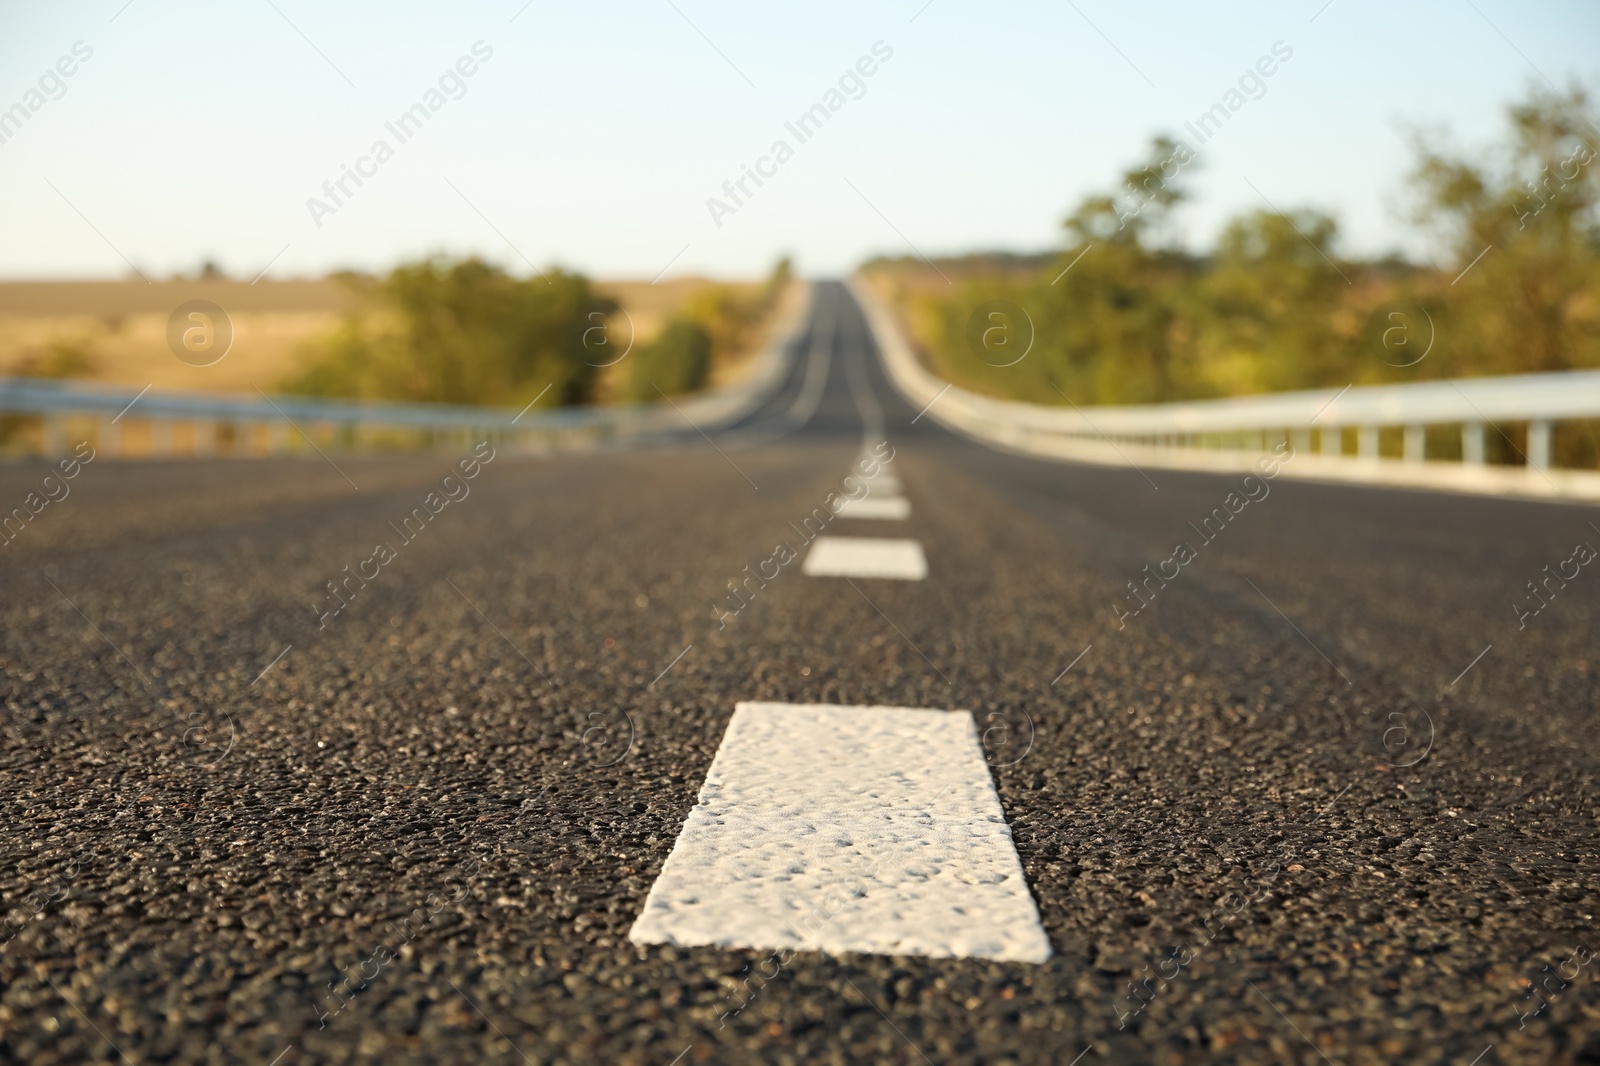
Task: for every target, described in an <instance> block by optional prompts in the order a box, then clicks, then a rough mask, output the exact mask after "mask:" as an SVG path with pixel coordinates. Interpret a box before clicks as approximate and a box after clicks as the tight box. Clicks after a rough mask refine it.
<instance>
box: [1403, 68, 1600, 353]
mask: <svg viewBox="0 0 1600 1066" xmlns="http://www.w3.org/2000/svg"><path fill="white" fill-rule="evenodd" d="M1595 117H1596V116H1595V109H1594V106H1593V105H1592V103H1591V101H1590V99H1589V96H1588V94H1587V93H1586V92H1585V91H1583V90H1582V89H1580V88H1571V89H1569V90H1567V91H1566V92H1555V91H1548V90H1544V89H1540V88H1537V87H1535V88H1534V89H1533V90H1532V91H1531V92H1530V93H1529V96H1528V99H1527V100H1526V101H1524V102H1522V103H1518V104H1515V105H1513V106H1512V107H1510V108H1509V109H1508V119H1509V126H1510V131H1509V132H1510V136H1509V137H1508V138H1507V139H1506V142H1505V143H1504V144H1503V145H1501V146H1498V147H1497V148H1496V149H1494V150H1492V151H1489V152H1481V151H1480V152H1477V153H1473V154H1472V155H1471V156H1470V157H1469V156H1468V155H1464V154H1461V153H1459V152H1456V151H1454V150H1451V149H1448V148H1445V147H1443V146H1441V145H1440V144H1438V143H1437V141H1436V140H1433V139H1429V138H1427V137H1418V138H1417V141H1416V150H1417V155H1418V160H1417V165H1416V168H1415V170H1414V171H1413V173H1412V183H1413V188H1414V191H1415V193H1416V195H1417V201H1416V218H1417V220H1418V221H1419V222H1421V223H1422V224H1423V225H1424V226H1426V227H1428V228H1429V229H1430V230H1432V231H1433V232H1434V233H1435V234H1436V235H1437V236H1438V237H1439V238H1440V239H1442V241H1443V242H1444V244H1445V246H1446V247H1447V248H1448V249H1449V251H1450V255H1451V258H1452V260H1453V262H1452V263H1451V265H1450V266H1449V268H1448V269H1447V270H1446V271H1444V273H1446V274H1450V275H1452V276H1454V277H1456V278H1457V279H1458V280H1455V281H1452V282H1451V283H1450V285H1449V286H1448V296H1449V300H1450V330H1449V342H1450V347H1451V349H1452V351H1453V352H1454V353H1456V355H1455V358H1456V360H1457V362H1456V365H1455V366H1453V367H1452V368H1451V372H1453V373H1456V374H1465V373H1498V374H1506V373H1519V372H1530V371H1543V370H1564V369H1568V368H1572V367H1579V366H1595V365H1597V364H1600V308H1596V306H1595V293H1596V291H1597V288H1600V212H1597V204H1600V176H1597V175H1600V160H1597V158H1596V155H1597V152H1600V127H1597V126H1596V123H1595Z"/></svg>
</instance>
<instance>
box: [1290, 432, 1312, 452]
mask: <svg viewBox="0 0 1600 1066" xmlns="http://www.w3.org/2000/svg"><path fill="white" fill-rule="evenodd" d="M1289 447H1291V448H1293V449H1294V453H1295V454H1296V455H1310V454H1311V430H1309V429H1292V430H1290V431H1289Z"/></svg>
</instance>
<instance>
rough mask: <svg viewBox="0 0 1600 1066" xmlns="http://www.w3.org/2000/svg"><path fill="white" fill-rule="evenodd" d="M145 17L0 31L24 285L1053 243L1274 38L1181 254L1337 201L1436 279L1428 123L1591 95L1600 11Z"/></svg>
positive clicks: (292, 9)
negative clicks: (846, 84) (1405, 184)
mask: <svg viewBox="0 0 1600 1066" xmlns="http://www.w3.org/2000/svg"><path fill="white" fill-rule="evenodd" d="M274 4H275V5H276V7H274ZM123 5H124V0H95V2H92V3H90V2H84V3H73V2H64V3H50V4H31V3H21V2H12V3H7V4H5V5H4V8H3V13H0V71H3V72H4V74H3V76H0V109H7V108H12V107H13V105H18V104H21V105H22V106H23V107H24V108H25V109H26V108H27V105H28V104H29V102H30V99H31V102H33V103H35V104H39V103H41V102H42V106H39V107H38V109H37V110H36V111H31V112H30V113H29V114H28V115H27V117H26V120H25V121H23V122H22V123H21V128H20V129H18V130H16V131H14V132H11V131H9V130H8V128H7V127H5V126H4V125H0V133H8V134H9V135H8V138H7V139H6V140H5V142H4V143H0V204H3V205H4V206H3V207H0V211H3V219H0V225H3V231H4V237H3V239H0V276H4V277H12V278H17V277H106V276H116V275H120V274H123V273H126V272H127V269H128V268H127V266H126V264H125V263H124V261H123V258H122V257H123V256H126V257H127V259H128V260H131V261H132V262H133V263H135V264H137V265H138V266H139V267H141V268H142V269H143V270H144V271H145V272H146V273H147V274H149V275H150V276H152V277H156V276H162V275H166V274H169V273H171V272H173V271H179V270H193V269H194V268H195V266H196V265H197V264H198V263H199V262H200V261H201V259H202V258H204V257H208V256H209V257H214V258H216V259H218V260H219V261H220V262H221V263H222V264H223V265H224V267H225V268H227V269H228V270H229V271H230V272H232V273H234V274H242V275H244V276H245V277H251V276H254V275H255V273H256V272H257V271H258V270H260V269H261V268H262V267H263V266H265V265H266V264H267V263H268V262H269V261H270V260H272V259H273V257H274V256H278V258H277V259H276V261H275V262H274V263H273V265H272V267H271V276H275V277H291V276H305V275H313V274H320V273H322V272H323V271H326V270H328V269H333V268H338V267H358V268H368V269H379V268H383V267H387V266H389V265H391V264H393V263H394V262H396V261H397V260H399V259H402V258H405V257H411V256H417V255H421V254H426V253H429V252H440V251H442V252H450V253H467V252H478V253H480V254H484V255H487V256H489V257H491V258H493V259H496V260H498V261H501V262H504V263H505V264H507V265H508V266H510V267H513V268H514V269H517V270H518V271H526V270H527V269H528V267H527V265H526V263H525V262H524V261H523V257H524V256H525V257H526V258H527V261H529V262H532V263H535V264H538V265H540V266H545V265H548V264H551V263H559V264H561V265H563V266H567V267H571V268H575V269H579V270H583V271H586V272H588V273H591V274H593V275H595V276H600V277H644V278H649V277H651V276H653V275H655V274H656V273H657V272H658V271H659V270H661V269H662V268H663V267H664V266H666V265H667V264H668V263H669V262H671V263H672V266H671V268H670V273H672V274H677V273H705V274H713V275H720V276H736V275H741V274H752V273H755V272H758V271H760V270H763V269H765V268H766V267H767V266H768V265H769V264H770V263H771V261H772V260H773V259H774V258H775V257H776V256H777V255H778V254H780V253H782V252H790V253H793V254H794V255H795V256H796V258H797V261H798V263H799V265H800V267H801V269H802V270H804V271H806V272H808V273H813V274H817V273H825V272H838V271H842V270H845V269H847V268H848V267H849V266H851V265H852V264H854V263H856V262H859V261H860V260H861V259H862V258H864V257H866V256H868V255H870V254H873V253H876V252H888V253H898V252H902V251H909V249H908V248H907V241H909V242H911V243H912V244H914V245H915V246H916V248H918V249H921V250H922V251H923V252H925V253H928V254H941V253H949V252H958V251H963V250H970V249H976V248H1001V247H1005V248H1015V249H1041V248H1048V247H1053V246H1055V245H1056V244H1057V243H1058V242H1059V235H1060V222H1061V219H1062V217H1063V216H1064V215H1065V213H1066V212H1067V210H1068V209H1069V208H1070V207H1071V206H1072V205H1073V204H1074V203H1076V201H1077V200H1078V199H1079V198H1080V197H1082V196H1083V195H1085V194H1086V193H1089V192H1092V191H1094V190H1096V189H1101V188H1106V187H1107V186H1109V185H1110V184H1111V182H1112V181H1113V179H1114V176H1115V174H1116V173H1117V172H1118V171H1119V170H1120V169H1121V168H1122V167H1124V166H1126V165H1127V164H1128V163H1130V162H1131V161H1133V160H1135V159H1137V158H1139V157H1140V156H1141V155H1142V154H1143V151H1144V146H1145V144H1146V142H1147V141H1148V139H1149V138H1150V136H1151V135H1153V134H1155V133H1157V132H1160V131H1170V132H1174V133H1182V132H1183V123H1184V122H1185V121H1192V120H1194V119H1195V118H1196V117H1197V116H1198V115H1199V114H1200V113H1201V112H1204V111H1205V110H1206V109H1207V108H1209V107H1210V106H1211V105H1212V104H1214V103H1217V102H1219V101H1222V100H1223V98H1224V95H1225V93H1226V92H1227V91H1228V90H1229V89H1231V88H1233V87H1234V86H1235V84H1236V83H1237V81H1238V79H1239V77H1240V75H1241V73H1242V72H1244V71H1245V70H1246V69H1247V68H1249V67H1251V66H1252V65H1253V64H1255V63H1256V61H1257V59H1258V58H1259V57H1261V56H1265V55H1268V54H1269V53H1270V50H1271V48H1272V45H1273V44H1274V42H1276V41H1283V42H1285V44H1286V45H1287V46H1288V47H1290V48H1292V49H1293V57H1292V59H1290V60H1288V61H1287V62H1285V63H1283V64H1282V65H1281V66H1280V67H1278V68H1277V70H1276V72H1275V73H1274V74H1273V75H1272V77H1271V78H1270V79H1266V81H1265V84H1266V87H1267V88H1266V92H1265V95H1263V96H1261V98H1260V99H1257V100H1251V101H1250V102H1249V103H1248V104H1246V105H1245V106H1244V107H1242V108H1241V109H1240V110H1239V111H1238V112H1237V113H1236V114H1232V116H1231V117H1230V119H1229V120H1228V122H1227V124H1226V125H1225V127H1224V128H1223V129H1222V130H1221V131H1220V132H1219V133H1217V134H1216V136H1215V137H1213V138H1212V140H1211V141H1210V143H1208V144H1207V145H1205V146H1204V147H1203V148H1202V149H1201V161H1202V166H1201V168H1200V169H1199V170H1198V172H1197V174H1196V179H1195V189H1196V192H1197V194H1198V198H1197V202H1196V203H1195V204H1194V205H1193V206H1192V207H1191V208H1189V209H1188V210H1187V211H1186V213H1185V216H1184V233H1185V236H1186V238H1187V239H1189V240H1191V241H1194V242H1197V243H1203V242H1205V241H1207V240H1209V238H1210V237H1211V236H1212V235H1213V234H1214V233H1215V232H1216V229H1217V227H1218V226H1219V224H1220V223H1221V221H1222V220H1223V219H1225V218H1227V217H1228V216H1229V215H1231V214H1234V213H1236V212H1239V211H1242V210H1247V209H1250V208H1253V207H1259V206H1261V205H1262V197H1263V196H1265V197H1266V198H1267V199H1268V200H1270V201H1271V202H1272V203H1274V204H1276V205H1277V206H1279V207H1281V208H1286V209H1287V208H1290V207H1295V206H1303V205H1319V206H1323V207H1326V208H1329V209H1332V210H1333V211H1334V212H1335V213H1336V214H1337V216H1338V218H1339V220H1340V222H1341V225H1342V226H1343V234H1344V236H1343V244H1342V250H1344V251H1346V252H1353V253H1356V252H1374V251H1386V250H1390V249H1395V250H1401V251H1404V252H1415V251H1416V250H1417V248H1418V245H1417V238H1416V236H1415V235H1414V234H1413V233H1412V232H1410V231H1408V230H1407V229H1406V228H1405V227H1404V225H1403V224H1402V223H1401V221H1400V219H1399V207H1400V205H1401V202H1402V201H1401V192H1402V178H1403V175H1404V173H1405V171H1406V169H1407V159H1408V155H1407V150H1406V142H1405V138H1404V130H1405V128H1406V126H1407V124H1425V125H1430V126H1434V125H1438V126H1448V127H1450V128H1451V129H1452V130H1453V131H1454V134H1455V136H1456V137H1457V138H1458V139H1459V140H1460V141H1461V142H1462V143H1464V144H1468V145H1471V144H1477V143H1481V142H1484V141H1486V140H1488V139H1490V138H1492V137H1494V136H1496V135H1498V133H1499V132H1500V131H1501V129H1502V116H1503V111H1504V105H1505V104H1506V102H1507V101H1509V100H1511V99H1513V98H1515V97H1517V96H1519V95H1521V94H1522V93H1523V91H1524V90H1525V89H1526V87H1527V85H1528V84H1529V83H1530V82H1532V81H1540V80H1542V77H1548V78H1549V79H1551V80H1552V81H1554V82H1556V83H1557V84H1561V85H1565V84H1566V82H1567V81H1568V80H1569V79H1572V78H1578V79H1581V80H1583V81H1584V82H1585V83H1586V84H1589V85H1590V86H1594V85H1595V84H1597V75H1600V52H1597V50H1596V45H1597V44H1600V5H1594V4H1592V3H1587V4H1586V3H1579V2H1559V3H1558V2H1546V3H1534V2H1514V0H1472V2H1468V0H1448V2H1447V0H1423V2H1416V3H1405V4H1397V3H1377V2H1373V0H1334V2H1333V3H1332V4H1331V5H1330V6H1328V7H1326V9H1325V10H1322V9H1323V5H1324V0H1292V2H1283V0H1279V2H1274V3H1242V4H1233V5H1214V4H1205V5H1201V4H1190V3H1164V4H1137V5H1135V4H1119V3H1112V2H1110V0H1077V2H1076V7H1074V6H1073V4H1070V3H1062V4H1054V3H1052V4H1044V3H1016V4H1006V5H997V4H993V3H978V2H975V0H932V2H931V3H928V4H926V6H924V0H894V2H883V3H859V2H855V3H841V2H832V0H822V2H817V0H807V2H805V3H790V4H783V5H772V4H751V3H729V2H721V0H670V2H669V0H638V2H615V3H607V2H599V3H582V4H556V3H554V2H552V0H532V2H531V3H529V4H527V6H526V8H525V9H524V0H494V2H484V3H467V2H463V3H451V4H438V3H428V4H424V3H412V2H377V0H374V2H365V3H330V2H327V0H271V2H269V0H230V2H228V3H220V2H216V0H211V2H206V3H202V2H198V0H133V2H132V3H131V4H129V5H127V6H126V7H125V8H124V6H123ZM674 5H676V6H674ZM1474 5H1475V6H1474ZM1223 7H1227V8H1229V10H1226V11H1219V10H1217V9H1220V8H1223ZM1319 10H1320V14H1319ZM519 11H520V14H519ZM514 16H515V18H513V17H514ZM291 23H292V25H291ZM78 41H83V42H84V43H85V45H86V46H87V48H91V49H92V50H93V55H92V56H91V57H90V58H89V59H87V60H86V61H83V62H81V63H79V64H78V65H77V66H76V68H75V70H74V73H73V74H72V75H71V76H70V77H66V78H62V79H61V81H60V85H62V86H64V92H63V91H61V90H58V89H57V87H56V84H55V83H54V81H53V80H52V79H49V78H46V82H47V85H46V91H45V92H41V93H40V94H39V95H37V96H34V97H32V98H30V97H29V96H28V93H29V90H30V89H37V88H38V85H39V80H40V78H41V76H43V75H45V72H46V71H47V70H52V69H54V65H55V64H56V63H57V61H58V60H59V59H60V58H61V57H63V56H70V55H71V51H72V48H73V45H74V43H75V42H78ZM477 41H483V42H484V43H485V45H486V46H487V47H488V48H489V49H492V50H493V54H492V57H490V58H489V59H488V60H487V61H484V62H481V63H480V64H478V65H477V67H476V69H475V72H474V73H473V74H472V76H471V77H469V78H463V79H462V80H461V82H460V84H461V85H462V86H464V95H461V97H460V98H459V99H448V100H447V101H446V102H444V103H443V105H442V106H440V107H439V108H438V110H437V111H436V112H430V115H429V117H428V119H427V121H426V123H425V125H424V126H423V128H422V129H421V131H420V132H418V133H417V134H416V135H415V136H414V137H412V138H411V139H410V140H408V141H407V142H406V143H404V144H401V143H399V141H398V139H397V138H396V137H395V136H394V135H393V134H392V133H390V132H389V131H387V130H386V128H385V123H386V122H389V121H393V120H394V119H396V118H397V117H398V116H399V115H400V114H401V113H402V112H404V111H405V110H406V109H407V108H408V107H410V106H411V105H413V104H416V103H418V102H423V103H426V102H427V101H426V100H425V95H426V93H427V92H428V90H429V89H430V88H434V87H436V86H437V85H438V82H439V79H440V77H441V75H444V74H445V73H446V71H448V70H450V69H451V68H452V67H453V66H454V65H455V64H456V63H457V61H458V59H460V57H463V56H469V55H470V54H471V49H472V46H473V44H474V42H477ZM877 41H882V42H884V44H885V45H886V46H887V47H888V48H892V49H893V56H892V58H890V59H889V60H887V61H886V62H882V63H881V64H879V65H878V66H877V68H876V72H875V73H874V74H873V75H872V76H871V77H870V78H865V79H863V84H864V85H865V92H864V94H863V95H861V97H860V99H850V100H848V102H846V103H845V104H844V106H842V107H841V108H840V109H839V110H838V111H837V113H833V114H832V115H831V117H830V118H829V120H828V122H827V124H826V125H825V127H824V128H823V129H822V130H821V132H820V133H818V134H817V135H816V136H814V137H813V138H812V139H810V140H809V141H807V142H806V143H804V144H801V143H799V141H798V139H797V138H795V136H794V135H793V134H792V133H789V132H788V131H786V130H785V127H784V123H785V122H786V121H792V120H793V119H795V118H796V117H797V116H799V115H800V114H801V113H802V112H804V111H805V110H806V109H807V108H808V107H810V106H811V105H812V104H815V103H818V102H819V101H824V99H825V94H826V93H827V92H828V90H829V89H830V88H833V87H834V86H835V85H836V84H837V82H838V80H839V78H840V75H841V74H842V73H843V72H845V71H846V70H847V69H848V68H851V67H852V66H853V65H854V64H855V63H856V61H857V60H858V59H859V58H860V57H862V56H868V55H870V54H871V50H872V46H873V44H874V42H877ZM467 65H468V66H469V67H470V66H471V64H467ZM66 66H68V67H72V66H73V64H72V63H71V62H69V63H67V64H66ZM852 88H853V87H852ZM447 89H448V90H449V91H451V92H454V91H456V88H455V84H454V83H449V82H448V79H447ZM55 95H59V99H52V98H49V97H51V96H55ZM438 99H440V98H435V102H437V100H438ZM0 122H3V118H0ZM379 139H384V140H386V141H387V142H388V143H389V145H390V147H391V148H393V150H394V155H393V158H390V159H388V160H387V161H385V162H383V163H382V164H381V165H378V164H376V162H369V163H367V164H365V168H366V169H368V170H369V171H370V172H372V176H371V177H369V178H366V179H364V181H365V184H364V185H363V186H361V187H360V188H357V187H356V186H355V185H354V184H352V183H350V182H349V179H346V188H347V190H349V191H350V193H351V195H350V196H348V197H341V198H342V199H344V201H345V202H344V203H342V204H341V205H338V209H337V211H335V212H334V213H332V214H326V215H324V216H322V217H321V218H320V221H321V223H322V225H321V226H320V228H319V227H318V226H317V225H316V224H315V222H314V221H313V218H312V212H311V211H310V209H309V208H308V206H307V199H308V198H310V197H312V196H317V197H319V198H322V199H324V202H325V203H328V204H329V206H333V204H332V202H331V200H328V199H326V197H325V196H324V194H323V192H322V185H323V182H324V181H327V180H329V179H336V178H338V177H339V176H340V174H341V167H342V165H345V164H349V165H355V164H356V163H357V162H358V161H359V160H360V158H361V157H363V156H365V155H367V154H368V152H369V149H370V147H371V146H372V145H373V143H374V142H375V141H377V140H379ZM778 139H783V140H786V141H787V142H788V143H789V146H790V147H791V148H792V149H793V151H794V155H793V157H792V158H789V159H787V160H786V161H785V162H783V163H782V164H781V165H777V164H776V163H767V164H766V165H765V166H766V169H768V170H769V172H770V171H775V173H773V176H772V177H771V178H770V179H766V184H765V185H764V186H762V187H761V188H759V189H757V188H755V186H754V185H750V184H747V188H748V189H749V190H751V191H752V193H753V195H751V196H750V197H748V198H747V199H746V202H745V203H744V204H743V205H742V206H740V207H739V208H738V210H737V211H736V212H734V213H732V214H728V215H724V216H723V217H722V218H721V222H722V225H721V226H720V227H718V226H717V225H716V224H715V222H714V221H713V219H712V215H711V212H710V211H709V210H708V207H707V203H706V201H707V199H708V198H709V197H712V196H719V197H720V196H722V195H723V194H722V192H721V188H722V184H723V182H724V181H726V180H729V179H735V178H737V177H739V175H740V173H741V165H743V164H750V165H754V164H755V163H756V162H757V161H758V159H760V158H761V157H762V156H765V155H767V154H768V151H769V149H770V146H771V145H772V144H773V142H774V141H776V140H778ZM1252 183H1253V184H1254V185H1255V186H1256V188H1257V189H1259V190H1260V192H1259V194H1258V193H1257V191H1255V189H1252V188H1251V184H1252ZM52 185H53V186H54V188H52ZM852 185H853V186H854V188H852ZM69 201H70V203H69ZM730 205H731V201H730ZM79 212H81V217H80V214H79ZM97 230H98V231H99V232H98V233H97V232H96V231H97ZM102 235H103V236H102ZM285 245H287V246H288V247H287V250H284V246H285ZM113 246H114V247H113ZM685 246H687V250H684V249H685ZM280 252H281V255H280ZM680 252H681V254H680ZM674 256H677V258H676V259H675V260H674Z"/></svg>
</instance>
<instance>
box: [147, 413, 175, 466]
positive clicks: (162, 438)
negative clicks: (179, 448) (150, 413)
mask: <svg viewBox="0 0 1600 1066" xmlns="http://www.w3.org/2000/svg"><path fill="white" fill-rule="evenodd" d="M150 451H151V454H153V455H156V456H159V457H161V458H163V459H165V458H168V457H170V456H171V455H172V419H170V418H156V419H152V420H151V422H150Z"/></svg>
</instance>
